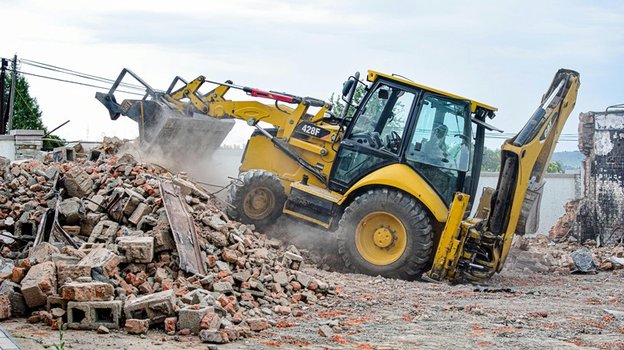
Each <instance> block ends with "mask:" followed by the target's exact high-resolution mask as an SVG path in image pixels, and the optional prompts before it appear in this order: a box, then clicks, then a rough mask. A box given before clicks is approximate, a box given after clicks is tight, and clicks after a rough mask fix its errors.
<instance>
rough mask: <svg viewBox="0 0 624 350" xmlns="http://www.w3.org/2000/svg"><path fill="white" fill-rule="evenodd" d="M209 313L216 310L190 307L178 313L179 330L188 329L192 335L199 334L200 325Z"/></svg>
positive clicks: (196, 306) (197, 306)
mask: <svg viewBox="0 0 624 350" xmlns="http://www.w3.org/2000/svg"><path fill="white" fill-rule="evenodd" d="M209 311H211V312H213V311H214V309H213V308H212V307H207V306H204V307H201V306H199V305H190V306H187V307H185V308H182V309H180V311H179V312H178V329H188V330H190V331H191V333H198V332H199V330H200V329H201V328H200V323H201V321H202V319H203V318H204V316H205V315H206V314H207V313H208V312H209Z"/></svg>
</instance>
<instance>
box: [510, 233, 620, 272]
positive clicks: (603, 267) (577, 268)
mask: <svg viewBox="0 0 624 350" xmlns="http://www.w3.org/2000/svg"><path fill="white" fill-rule="evenodd" d="M512 246H513V248H512V249H511V251H510V252H509V257H508V258H507V261H506V263H505V269H507V270H526V271H531V272H537V273H557V274H570V273H594V272H596V271H607V270H617V269H622V268H624V264H622V263H624V246H622V245H616V246H609V247H597V246H596V241H593V240H587V241H585V242H584V243H582V244H581V243H579V242H578V241H577V240H576V239H575V238H574V237H568V239H566V240H564V241H553V240H551V239H549V238H548V237H547V236H544V235H540V234H538V235H537V236H535V237H532V238H530V237H519V236H518V237H515V240H514V243H513V245H512Z"/></svg>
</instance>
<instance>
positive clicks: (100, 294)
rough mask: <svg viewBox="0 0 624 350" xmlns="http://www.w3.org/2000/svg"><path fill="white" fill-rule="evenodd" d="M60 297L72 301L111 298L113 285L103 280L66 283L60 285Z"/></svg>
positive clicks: (105, 299) (106, 299)
mask: <svg viewBox="0 0 624 350" xmlns="http://www.w3.org/2000/svg"><path fill="white" fill-rule="evenodd" d="M61 298H63V299H64V300H72V301H108V300H113V286H112V285H110V284H108V283H104V282H85V283H78V282H72V283H67V284H65V285H64V286H63V287H61Z"/></svg>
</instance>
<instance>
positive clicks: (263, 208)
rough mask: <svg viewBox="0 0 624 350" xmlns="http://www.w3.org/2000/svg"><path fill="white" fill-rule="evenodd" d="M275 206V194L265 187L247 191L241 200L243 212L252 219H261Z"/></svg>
mask: <svg viewBox="0 0 624 350" xmlns="http://www.w3.org/2000/svg"><path fill="white" fill-rule="evenodd" d="M274 206H275V195H274V194H273V192H271V190H269V189H268V188H266V187H258V188H254V189H253V190H251V191H249V193H247V195H246V196H245V200H244V201H243V209H244V210H245V214H246V215H247V216H248V217H249V218H250V219H254V220H262V219H264V218H266V217H267V216H269V214H271V211H273V207H274Z"/></svg>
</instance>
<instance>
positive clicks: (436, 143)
mask: <svg viewBox="0 0 624 350" xmlns="http://www.w3.org/2000/svg"><path fill="white" fill-rule="evenodd" d="M447 133H448V127H447V126H446V125H444V124H440V125H438V126H436V127H435V128H434V129H433V134H432V135H431V139H429V140H428V141H426V142H425V144H424V145H423V153H424V154H425V155H426V156H427V157H428V158H430V159H431V160H433V161H434V162H436V163H448V159H447V158H446V157H447V156H448V154H447V149H448V146H447V145H446V142H445V140H446V134H447Z"/></svg>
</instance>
